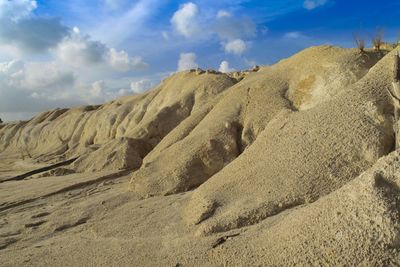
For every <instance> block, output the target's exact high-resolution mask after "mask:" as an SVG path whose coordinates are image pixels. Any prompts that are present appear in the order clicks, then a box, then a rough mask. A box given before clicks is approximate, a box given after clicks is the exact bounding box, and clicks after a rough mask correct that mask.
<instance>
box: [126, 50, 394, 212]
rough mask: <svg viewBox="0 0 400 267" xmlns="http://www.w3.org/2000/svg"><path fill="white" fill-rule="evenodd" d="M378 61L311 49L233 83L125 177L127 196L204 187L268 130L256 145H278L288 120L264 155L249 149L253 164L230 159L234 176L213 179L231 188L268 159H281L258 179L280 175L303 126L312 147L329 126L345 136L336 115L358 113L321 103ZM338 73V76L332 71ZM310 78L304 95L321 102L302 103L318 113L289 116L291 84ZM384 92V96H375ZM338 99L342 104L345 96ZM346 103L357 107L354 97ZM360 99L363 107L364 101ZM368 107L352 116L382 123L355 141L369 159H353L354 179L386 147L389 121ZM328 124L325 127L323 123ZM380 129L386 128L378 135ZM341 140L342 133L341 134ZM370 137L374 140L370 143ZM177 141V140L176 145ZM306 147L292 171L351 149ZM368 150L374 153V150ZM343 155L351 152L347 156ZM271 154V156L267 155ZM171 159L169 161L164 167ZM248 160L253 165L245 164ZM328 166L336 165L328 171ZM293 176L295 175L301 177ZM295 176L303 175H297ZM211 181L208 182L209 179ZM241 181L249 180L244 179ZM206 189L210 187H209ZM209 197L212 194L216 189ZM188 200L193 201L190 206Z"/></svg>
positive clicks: (296, 89) (344, 52)
mask: <svg viewBox="0 0 400 267" xmlns="http://www.w3.org/2000/svg"><path fill="white" fill-rule="evenodd" d="M381 56H383V55H380V53H374V52H370V53H368V54H360V53H358V51H356V50H348V49H340V48H334V47H314V48H310V49H307V50H305V51H303V52H301V53H299V54H298V55H295V56H294V57H292V58H290V59H287V60H284V61H281V62H280V63H278V64H276V65H274V66H270V67H264V68H261V69H260V70H259V71H258V72H254V73H249V74H248V75H246V77H245V78H244V79H243V80H242V81H241V82H239V83H237V84H236V85H234V86H232V87H231V88H230V89H229V90H228V91H227V92H226V94H223V95H222V96H221V99H220V100H219V101H218V103H217V104H216V105H215V106H214V107H213V108H212V109H211V111H208V108H207V107H205V108H204V109H205V111H201V112H200V113H201V115H197V116H191V117H190V118H188V119H187V121H185V123H184V124H181V125H180V126H179V127H177V128H176V129H175V130H174V131H172V132H171V133H170V134H169V135H168V136H167V137H166V138H165V140H163V141H162V142H161V143H160V144H159V145H158V146H157V147H156V149H154V150H153V151H152V152H151V153H150V154H149V155H148V156H147V157H146V158H145V159H144V163H145V164H144V165H143V166H142V168H141V169H139V171H138V172H135V173H134V174H133V176H132V180H131V188H132V190H134V191H135V192H138V193H140V194H141V195H143V196H149V195H157V194H171V193H176V192H181V191H186V190H189V189H192V188H193V187H195V186H197V185H200V184H202V183H204V181H206V180H207V179H209V178H210V177H211V176H212V175H213V174H215V173H217V172H218V171H220V170H221V169H223V168H224V167H225V166H226V165H228V164H229V163H230V162H231V161H232V160H234V159H235V158H236V157H237V156H239V155H240V154H241V153H242V152H243V151H244V150H245V149H246V148H248V147H249V146H250V145H251V144H252V143H253V142H254V141H255V140H256V139H257V138H258V137H259V136H260V134H261V133H264V135H265V133H266V132H269V136H268V137H265V138H264V137H263V138H262V139H263V141H261V140H260V141H259V142H261V143H265V142H266V140H270V139H271V138H273V139H279V138H278V137H277V136H276V131H277V130H278V129H280V128H281V127H282V125H283V123H282V124H281V125H277V122H284V121H287V118H286V117H288V116H289V117H291V120H292V121H293V123H294V124H295V125H293V127H294V128H292V126H290V124H288V127H287V128H286V130H284V131H285V132H284V133H282V134H280V135H282V138H283V139H282V138H281V141H279V143H277V142H276V141H271V142H270V146H273V147H274V148H272V147H271V148H270V149H266V148H265V145H264V144H260V143H257V145H255V148H254V149H257V148H258V152H256V153H255V154H258V158H257V160H255V159H256V156H255V155H254V154H251V155H250V156H243V157H242V156H241V157H240V158H239V159H238V161H239V163H236V160H235V162H233V163H232V164H230V165H229V167H230V168H231V167H232V166H235V165H236V166H237V169H235V171H234V172H235V175H234V176H235V177H236V178H234V177H231V175H232V174H228V176H223V178H222V176H221V178H215V179H221V181H222V180H223V181H224V182H222V183H223V184H225V185H226V184H230V183H231V182H232V183H235V184H236V183H237V181H236V179H238V180H242V178H239V177H241V173H242V174H243V176H248V174H247V173H246V171H245V169H247V168H249V169H252V168H253V165H254V164H260V165H264V162H265V161H268V162H269V164H271V165H272V164H274V163H273V162H274V160H275V159H274V158H276V159H277V158H281V159H280V160H279V162H280V163H279V165H276V166H275V167H272V166H271V167H270V169H263V171H262V172H261V173H265V172H267V170H268V171H270V173H271V174H270V175H272V173H275V172H280V169H281V168H285V167H284V166H287V164H288V162H291V161H292V159H289V158H287V157H288V156H289V155H288V153H287V150H288V149H289V150H291V149H293V153H292V154H290V155H292V157H297V156H299V155H296V153H297V152H294V149H295V148H292V145H291V143H293V140H296V139H298V138H302V137H303V135H306V134H308V133H307V131H306V129H309V127H313V128H315V129H316V131H315V134H314V137H313V138H314V141H315V142H316V143H318V142H319V141H320V140H324V139H325V138H326V136H327V135H329V134H332V133H334V132H332V129H331V128H336V129H335V131H336V132H341V131H342V130H343V129H340V127H343V128H347V132H346V134H347V133H349V132H352V131H353V129H352V127H350V126H349V125H348V122H347V121H346V122H342V116H343V113H345V112H348V113H356V114H358V113H357V112H355V111H353V110H352V109H353V107H351V106H348V107H347V109H349V111H345V110H344V109H342V107H339V106H337V105H338V104H342V103H341V102H342V101H341V100H335V101H337V102H338V104H337V103H333V102H332V103H331V102H330V101H328V100H330V99H332V98H334V96H335V95H337V94H339V93H340V92H341V91H347V90H350V89H347V85H350V84H353V83H355V82H356V81H358V80H359V79H361V78H362V77H363V76H364V75H365V74H366V73H367V72H368V70H369V68H370V67H371V66H372V65H373V64H374V63H376V62H377V61H378V60H379V58H380V57H381ZM332 62H335V63H332ZM328 63H329V64H328ZM340 70H341V71H342V72H340ZM310 75H311V76H315V77H318V80H319V81H320V82H319V84H318V86H317V87H315V86H314V87H310V89H309V93H310V95H312V93H313V92H314V91H313V90H315V91H318V92H319V93H318V94H319V95H321V94H322V96H323V97H322V96H319V97H310V100H309V101H311V102H305V103H307V104H310V103H311V104H312V105H313V106H315V107H318V106H319V105H321V107H318V108H319V109H318V110H313V111H312V112H310V113H303V112H300V113H297V112H292V111H296V110H297V108H296V105H297V104H296V102H295V101H294V100H293V99H291V95H296V94H298V93H297V92H299V91H301V90H303V89H304V88H303V87H301V86H300V88H299V86H298V84H299V83H300V84H301V82H299V80H301V79H302V78H301V77H308V76H310ZM332 81H336V82H335V84H336V85H338V86H339V85H341V86H342V87H338V88H336V87H335V90H331V88H332V87H333V85H332ZM354 91H356V90H355V89H354ZM323 92H326V93H323ZM348 93H349V92H348ZM384 93H385V92H383V93H382V94H384ZM343 98H347V96H344V97H343ZM371 98H374V97H371ZM304 101H305V100H304ZM332 101H333V100H332ZM353 101H356V102H357V101H360V98H358V100H353ZM362 101H364V99H363V100H362ZM373 101H375V99H374V100H372V102H371V103H370V104H371V105H372V106H366V107H364V110H363V111H360V112H359V114H364V111H365V110H366V109H370V111H369V112H371V113H374V114H372V115H368V116H375V115H376V116H378V117H379V116H380V117H379V118H380V119H381V120H382V121H379V122H377V123H376V124H375V125H373V126H371V127H372V128H373V129H378V128H379V129H378V130H376V131H375V132H378V133H377V136H375V133H374V134H373V136H374V137H367V138H371V140H368V141H366V143H365V144H364V143H363V145H364V146H368V145H369V144H372V145H371V146H372V147H371V151H372V152H371V153H372V154H373V155H371V156H370V157H371V159H368V160H365V159H363V157H360V161H361V162H360V163H358V162H355V163H354V166H350V167H349V169H351V170H349V171H352V172H353V174H354V175H357V174H358V173H359V172H360V171H361V170H363V169H365V168H366V167H369V166H370V164H372V163H373V162H374V160H376V159H377V158H378V157H379V156H380V155H382V154H385V153H387V151H388V149H389V147H390V146H391V143H392V140H391V128H390V127H391V123H390V118H389V117H390V116H388V115H387V114H386V113H387V112H388V111H387V110H384V111H381V110H378V111H375V109H376V108H375V106H374V103H373ZM385 101H386V100H385ZM349 103H351V101H349ZM322 105H325V106H322ZM327 105H328V106H327ZM331 107H332V108H333V109H334V110H336V111H335V112H336V113H334V114H331V113H332V112H331V111H329V112H328V110H331ZM389 112H390V111H389ZM375 113H376V114H375ZM205 114H206V115H205ZM335 114H336V115H335ZM355 116H357V115H355ZM360 116H361V115H360ZM315 117H317V118H315ZM318 118H319V119H318ZM316 120H318V121H319V123H318V124H316V125H314V124H315V123H316ZM329 120H331V121H330V122H329ZM348 120H349V121H350V120H357V119H356V118H355V117H353V118H351V117H348ZM378 120H379V119H378ZM359 121H360V122H359V124H362V123H363V122H362V121H361V119H360V120H359ZM325 122H328V123H325ZM285 124H286V123H285ZM325 124H330V125H325ZM342 124H343V126H342ZM333 125H335V126H333ZM336 125H338V126H336ZM324 127H325V129H324ZM338 127H339V128H338ZM265 128H267V129H265ZM319 128H321V129H319ZM381 128H384V129H386V130H381ZM373 129H372V130H370V129H366V131H369V132H371V131H374V130H373ZM389 132H390V133H389ZM346 134H345V133H342V135H346ZM350 136H351V137H349V138H351V139H357V138H359V136H358V135H357V134H356V133H351V134H350ZM306 138H307V137H306ZM341 138H342V136H341V134H340V133H338V135H337V136H333V140H332V141H331V142H332V143H334V142H338V141H339V140H340V139H341ZM376 139H379V140H380V141H379V142H376ZM169 140H170V141H169ZM178 140H179V142H177V141H178ZM298 140H299V142H300V141H301V139H298ZM164 141H165V142H164ZM311 141H312V140H309V141H307V142H305V143H303V144H298V148H297V150H299V151H300V152H301V153H302V154H303V156H302V157H301V156H300V158H299V159H296V158H295V159H293V160H294V162H298V165H299V166H301V167H300V169H308V167H307V166H306V165H304V164H305V161H306V160H307V158H306V155H304V154H307V153H312V154H314V155H315V157H316V158H318V159H316V161H315V163H314V164H315V166H316V167H315V168H318V170H320V169H319V168H320V165H321V164H323V163H322V162H321V161H322V160H320V159H319V157H320V155H321V154H323V153H325V152H327V153H328V154H330V155H327V156H326V158H327V159H326V161H328V160H329V159H328V158H332V157H335V156H337V155H338V153H342V151H344V152H346V153H347V152H348V151H350V150H353V149H352V148H351V147H348V146H347V145H346V146H343V148H342V150H341V151H332V150H331V149H330V148H329V146H325V147H324V146H321V148H314V150H313V151H311V150H310V149H312V146H311V144H310V142H311ZM360 142H364V141H360ZM212 143H214V144H215V146H219V147H220V148H219V149H218V151H219V152H218V153H217V154H216V156H210V155H211V154H212V151H215V150H217V149H215V148H214V147H213V146H212V145H211V144H212ZM382 143H385V144H384V148H381V144H382ZM354 145H355V144H354ZM260 147H263V148H260ZM250 148H251V146H250ZM250 148H249V149H250ZM368 149H369V148H368ZM374 149H375V150H379V151H375V150H374ZM307 150H308V152H307ZM300 152H299V153H300ZM349 153H350V154H351V153H352V152H349ZM374 153H375V154H374ZM245 154H246V153H245ZM269 155H270V156H269ZM272 155H274V156H273V157H272ZM349 157H352V155H349ZM171 158H173V159H174V160H173V161H171V160H170V159H171ZM210 159H211V160H210ZM253 161H256V162H254V163H253ZM165 162H168V164H165ZM209 162H213V166H211V167H210V163H209ZM240 162H243V163H240ZM244 162H245V163H244ZM257 162H258V163H257ZM294 164H295V163H294ZM296 164H297V163H296ZM247 166H248V167H247ZM296 167H297V165H296ZM272 168H276V169H275V171H274V172H272ZM332 168H336V167H334V166H332ZM294 170H296V171H297V169H296V168H293V171H294ZM298 172H299V173H301V171H298ZM281 175H282V177H284V175H285V173H284V172H283V173H282V174H281ZM290 175H292V174H290ZM300 175H304V173H303V174H300ZM337 175H341V174H337ZM292 176H293V175H292ZM216 177H220V176H219V174H217V175H216ZM227 177H230V178H227ZM215 179H214V178H213V180H215ZM315 179H318V178H315ZM248 180H249V181H251V179H250V178H249V179H248ZM339 184H340V183H339ZM213 186H214V185H212V186H211V187H213ZM336 186H337V185H336ZM207 190H208V189H207ZM210 190H213V189H210ZM216 191H218V189H217V190H216ZM249 191H250V190H249ZM328 191H329V190H328ZM301 192H303V190H301ZM303 193H305V192H303ZM199 194H200V193H199ZM296 201H297V200H296ZM194 202H196V200H195V201H194ZM206 202H208V201H206ZM192 208H193V207H191V209H192ZM194 210H195V209H194ZM206 212H208V211H206ZM200 217H202V216H200Z"/></svg>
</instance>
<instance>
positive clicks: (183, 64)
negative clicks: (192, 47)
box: [178, 53, 199, 71]
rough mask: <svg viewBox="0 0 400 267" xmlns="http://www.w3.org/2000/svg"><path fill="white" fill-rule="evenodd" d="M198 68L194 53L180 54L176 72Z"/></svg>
mask: <svg viewBox="0 0 400 267" xmlns="http://www.w3.org/2000/svg"><path fill="white" fill-rule="evenodd" d="M198 67H199V65H198V64H197V63H196V54H195V53H181V55H180V58H179V62H178V71H183V70H189V69H196V68H198Z"/></svg>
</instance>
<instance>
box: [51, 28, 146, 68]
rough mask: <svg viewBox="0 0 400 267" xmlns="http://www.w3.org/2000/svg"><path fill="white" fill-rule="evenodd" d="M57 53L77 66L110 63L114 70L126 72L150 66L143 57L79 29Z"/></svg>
mask: <svg viewBox="0 0 400 267" xmlns="http://www.w3.org/2000/svg"><path fill="white" fill-rule="evenodd" d="M55 53H56V55H57V57H58V58H59V59H60V60H61V61H62V62H64V63H66V64H68V65H70V66H73V67H76V68H81V67H85V66H93V65H106V66H107V65H108V66H109V67H111V68H112V69H113V70H116V71H121V72H126V71H130V70H142V69H146V68H147V67H148V64H147V63H145V62H144V61H143V59H142V58H141V57H138V56H137V57H130V56H129V55H128V53H127V52H125V51H124V50H121V51H117V50H116V49H114V48H111V49H110V48H108V47H107V46H106V45H105V44H103V43H101V42H98V41H93V40H91V39H90V37H89V36H88V35H81V34H80V31H79V29H77V30H74V33H73V34H72V35H71V36H70V37H68V38H65V39H64V41H63V42H62V43H60V44H59V45H58V47H57V49H56V50H55Z"/></svg>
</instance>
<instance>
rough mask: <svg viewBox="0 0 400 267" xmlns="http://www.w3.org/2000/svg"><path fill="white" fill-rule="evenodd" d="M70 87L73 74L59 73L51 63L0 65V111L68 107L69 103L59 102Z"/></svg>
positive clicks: (11, 63)
mask: <svg viewBox="0 0 400 267" xmlns="http://www.w3.org/2000/svg"><path fill="white" fill-rule="evenodd" d="M74 85H75V76H74V74H73V73H72V72H69V71H64V70H62V69H61V68H60V66H58V65H57V64H56V63H55V62H30V63H24V62H23V61H16V60H14V61H10V62H3V63H0V92H1V95H2V97H1V98H0V112H2V113H13V112H18V113H30V112H35V111H43V110H45V109H48V108H50V107H57V106H68V104H71V103H72V102H71V101H69V100H66V99H64V100H62V101H60V99H61V98H62V96H64V95H66V92H71V89H72V88H73V87H74ZM74 102H75V103H77V102H79V99H75V101H74Z"/></svg>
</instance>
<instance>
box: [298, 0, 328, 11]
mask: <svg viewBox="0 0 400 267" xmlns="http://www.w3.org/2000/svg"><path fill="white" fill-rule="evenodd" d="M327 2H328V0H305V1H304V4H303V6H304V8H305V9H308V10H312V9H315V8H317V7H320V6H323V5H325V4H326V3H327Z"/></svg>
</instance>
